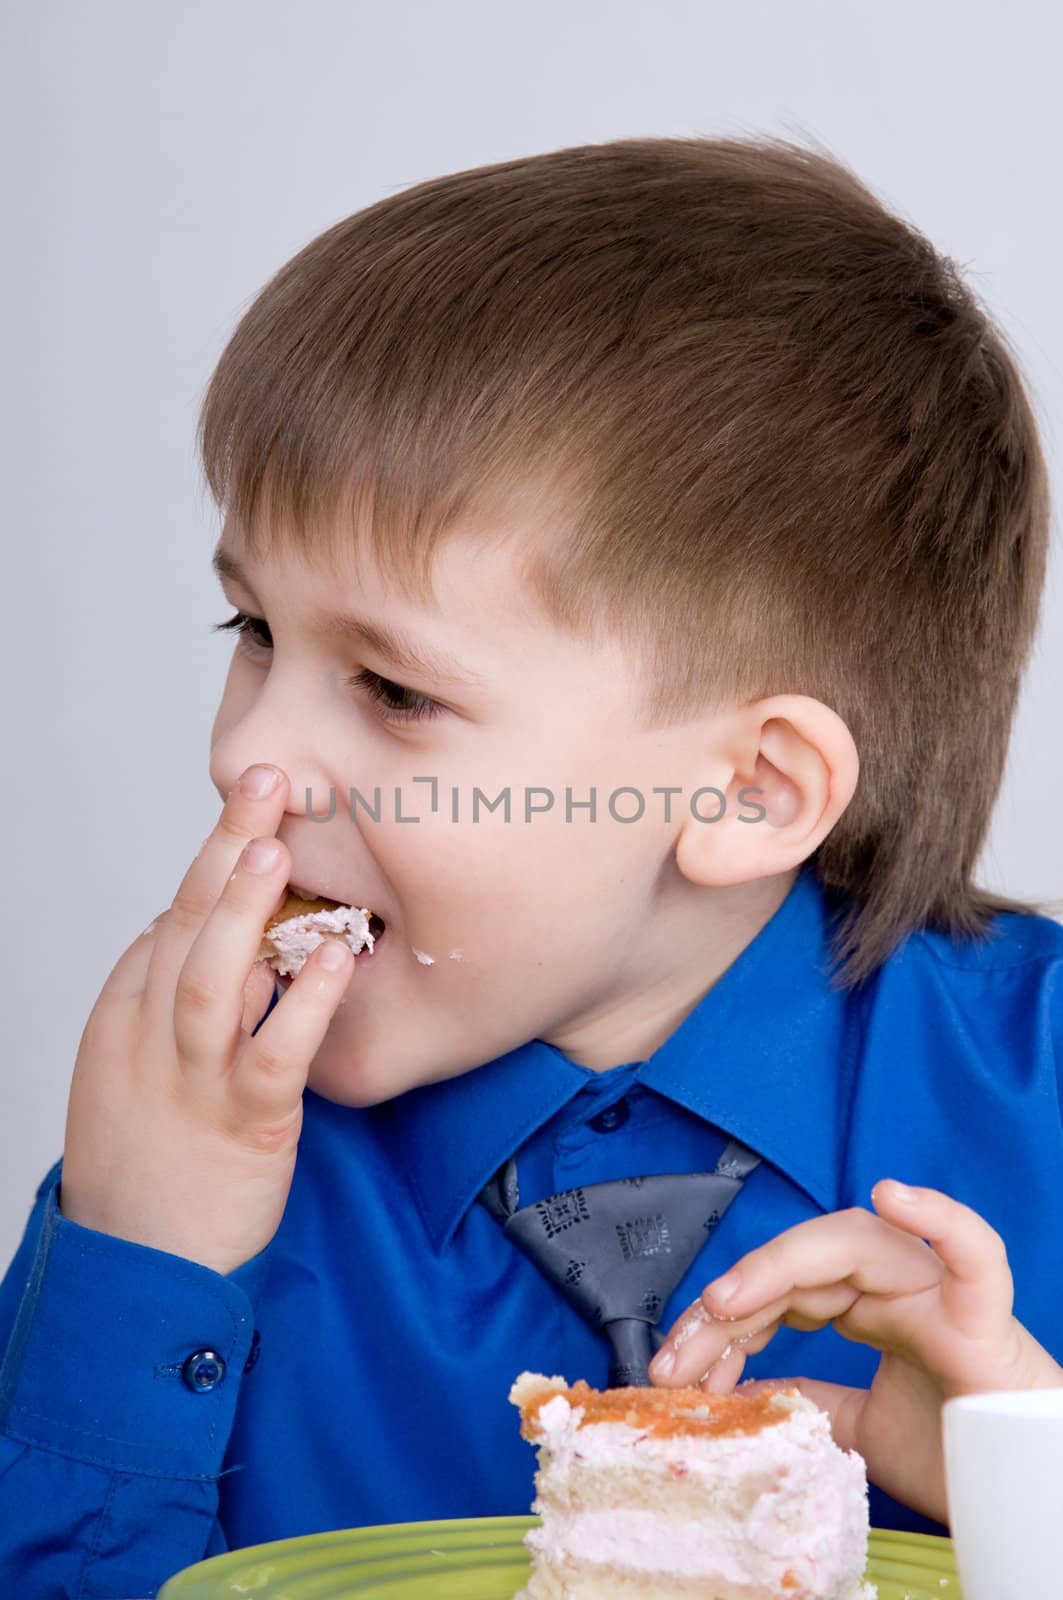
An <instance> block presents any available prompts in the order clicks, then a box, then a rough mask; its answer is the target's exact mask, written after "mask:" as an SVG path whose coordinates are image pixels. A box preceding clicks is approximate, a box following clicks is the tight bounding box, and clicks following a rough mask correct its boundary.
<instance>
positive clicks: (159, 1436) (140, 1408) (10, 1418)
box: [0, 1168, 271, 1478]
mask: <svg viewBox="0 0 1063 1600" xmlns="http://www.w3.org/2000/svg"><path fill="white" fill-rule="evenodd" d="M56 1173H57V1176H56V1177H55V1178H54V1179H53V1181H52V1184H51V1187H50V1189H49V1190H48V1192H47V1198H46V1201H45V1209H44V1221H43V1224H42V1227H41V1232H40V1237H39V1239H38V1242H37V1251H36V1255H35V1258H34V1261H33V1267H32V1270H31V1273H30V1277H29V1280H28V1282H27V1284H26V1289H25V1293H24V1294H23V1297H22V1301H21V1303H20V1305H19V1310H18V1315H17V1317H16V1319H15V1324H14V1327H13V1329H12V1332H11V1338H10V1341H9V1343H8V1350H7V1357H6V1360H5V1361H4V1363H3V1365H2V1367H0V1431H2V1432H4V1433H6V1434H7V1436H8V1437H9V1438H12V1439H19V1440H22V1441H23V1442H25V1443H27V1444H33V1445H39V1446H42V1447H43V1448H45V1449H49V1450H56V1451H59V1452H61V1453H62V1454H63V1455H67V1456H73V1457H74V1458H75V1459H77V1460H81V1461H87V1462H91V1463H92V1464H93V1465H94V1466H99V1467H106V1468H110V1469H112V1470H114V1471H117V1472H137V1473H148V1474H153V1475H156V1476H161V1477H177V1478H201V1477H209V1478H214V1477H217V1476H218V1474H219V1473H220V1471H221V1466H222V1461H223V1458H224V1455H225V1450H226V1448H227V1445H228V1442H229V1436H230V1433H231V1431H232V1424H233V1419H234V1416H235V1414H236V1402H237V1398H238V1396H239V1393H240V1384H241V1380H242V1377H243V1372H244V1367H245V1364H247V1363H248V1356H249V1354H250V1353H251V1349H252V1336H253V1333H254V1322H255V1310H256V1306H257V1303H258V1300H259V1298H260V1296H261V1294H262V1290H263V1287H264V1284H265V1280H266V1275H267V1273H268V1270H269V1262H270V1255H271V1251H270V1246H269V1245H267V1247H266V1249H265V1250H263V1251H261V1252H260V1253H259V1255H257V1256H254V1257H253V1258H252V1259H251V1260H250V1261H247V1262H244V1263H243V1264H242V1265H241V1266H239V1267H237V1268H236V1270H235V1271H234V1272H231V1273H229V1274H227V1275H225V1276H223V1275H222V1274H221V1273H218V1272H214V1271H213V1270H212V1269H211V1268H210V1267H205V1266H201V1265H200V1264H199V1263H198V1262H195V1261H189V1260H186V1259H185V1258H184V1257H183V1256H176V1255H171V1254H170V1253H169V1251H165V1250H154V1249H151V1248H150V1247H149V1246H147V1245H141V1244H134V1243H133V1242H132V1241H131V1240H128V1239H119V1238H116V1237H114V1236H112V1235H110V1234H105V1233H99V1232H97V1231H96V1230H95V1229H93V1228H84V1227H82V1226H81V1224H80V1223H77V1222H73V1221H71V1219H70V1218H68V1217H64V1216H63V1215H62V1213H61V1212H60V1210H59V1204H58V1196H59V1186H60V1182H61V1178H62V1173H61V1168H57V1169H56ZM257 1351H258V1341H257V1339H256V1340H255V1355H256V1356H257ZM250 1365H252V1366H253V1361H252V1362H251V1363H250Z"/></svg>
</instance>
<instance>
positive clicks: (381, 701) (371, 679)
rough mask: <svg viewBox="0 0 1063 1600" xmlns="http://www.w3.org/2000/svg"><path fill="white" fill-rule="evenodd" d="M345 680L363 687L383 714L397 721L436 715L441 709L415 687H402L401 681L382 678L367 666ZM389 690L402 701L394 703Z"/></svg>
mask: <svg viewBox="0 0 1063 1600" xmlns="http://www.w3.org/2000/svg"><path fill="white" fill-rule="evenodd" d="M347 681H348V683H349V684H350V686H351V688H352V689H364V690H365V692H366V694H367V695H368V696H369V699H370V700H371V701H372V702H373V704H374V706H376V708H377V710H378V711H379V712H380V713H381V714H382V715H383V716H385V717H394V718H395V719H396V720H397V721H402V722H413V721H415V720H416V719H417V718H418V717H437V716H438V715H439V713H440V712H441V711H442V709H443V707H442V706H441V705H437V704H436V702H435V701H434V700H429V699H428V697H427V695H423V694H418V693H417V690H416V689H404V688H403V686H402V684H401V683H393V682H392V681H391V679H390V678H382V677H381V676H380V674H379V672H373V671H372V670H371V669H370V668H369V667H363V668H362V670H361V672H356V673H355V675H354V677H353V678H348V680H347ZM391 690H394V692H395V695H396V697H397V698H398V699H399V700H400V702H402V703H400V704H398V705H396V704H395V702H394V701H393V700H392V699H391V697H390V692H389V691H391Z"/></svg>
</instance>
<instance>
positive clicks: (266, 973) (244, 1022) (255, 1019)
mask: <svg viewBox="0 0 1063 1600" xmlns="http://www.w3.org/2000/svg"><path fill="white" fill-rule="evenodd" d="M276 986H277V974H276V972H275V971H274V970H273V968H272V967H271V966H270V964H269V962H268V961H256V962H255V964H254V966H253V967H252V968H251V971H250V973H249V974H248V979H247V982H246V983H245V984H244V992H243V1009H242V1014H241V1017H240V1031H241V1032H242V1033H247V1034H251V1033H254V1031H255V1029H256V1028H257V1027H258V1025H259V1023H260V1022H262V1021H263V1019H264V1018H265V1015H266V1012H267V1011H268V1010H269V1006H270V1001H271V1000H272V999H273V991H274V989H275V988H276Z"/></svg>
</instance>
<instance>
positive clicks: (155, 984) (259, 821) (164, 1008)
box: [147, 767, 288, 1027]
mask: <svg viewBox="0 0 1063 1600" xmlns="http://www.w3.org/2000/svg"><path fill="white" fill-rule="evenodd" d="M259 770H261V769H259V768H256V767H251V768H249V769H248V771H247V772H245V773H244V774H243V776H242V777H241V779H240V782H239V783H238V784H237V785H236V787H235V788H234V789H233V790H232V791H231V793H230V794H229V795H228V796H227V798H226V801H225V804H224V806H223V807H222V809H221V814H220V816H219V818H218V821H217V823H216V824H215V826H214V828H213V829H212V830H211V832H210V833H209V834H208V835H207V837H206V839H204V841H203V843H202V845H201V846H200V849H199V853H198V855H197V856H196V858H195V860H194V861H193V862H192V864H191V866H190V867H189V868H188V871H187V872H186V873H185V875H184V877H183V878H182V879H181V882H180V884H179V886H178V889H177V893H176V894H175V895H174V898H173V902H172V904H171V905H170V907H169V909H168V910H167V911H166V913H165V914H164V915H163V916H162V917H160V918H159V919H158V927H157V929H156V932H155V934H154V936H153V947H152V953H151V964H150V968H149V971H148V981H147V1008H148V1014H149V1023H150V1024H153V1025H155V1026H156V1027H158V1026H167V1025H168V1024H169V1021H170V1019H171V1016H172V1012H173V1003H174V994H175V992H176V989H177V978H178V974H179V973H180V971H181V968H182V967H183V966H184V964H185V960H186V958H187V956H188V952H189V950H190V949H191V948H192V944H193V942H194V940H195V939H196V938H197V936H198V934H199V932H200V929H201V928H202V927H203V925H204V923H205V922H206V920H207V918H208V917H209V916H210V913H211V912H212V911H213V909H214V907H215V905H216V904H217V902H218V900H219V898H220V896H221V893H222V890H223V889H224V888H225V886H226V884H227V883H228V881H229V879H230V877H231V875H232V873H233V870H234V869H235V867H236V863H237V861H238V860H239V858H240V856H241V854H242V853H243V850H244V848H245V847H246V846H247V845H248V844H249V843H250V841H251V840H252V839H254V838H255V837H264V836H271V835H273V834H274V833H276V831H277V828H278V826H279V825H280V821H281V818H282V817H283V816H284V810H285V806H286V804H287V799H288V779H287V776H286V774H285V773H283V772H282V771H281V770H280V768H279V767H267V768H266V769H265V770H266V771H267V772H273V773H276V774H277V780H276V784H275V787H274V788H273V789H272V790H270V791H269V792H268V793H266V794H264V795H261V796H256V795H254V794H251V793H249V792H248V788H247V787H245V786H246V785H249V784H252V783H253V774H254V773H256V772H258V771H259ZM281 903H282V902H281V899H280V896H279V895H278V897H277V905H280V904H281ZM275 909H276V907H270V911H272V910H275ZM268 916H269V913H268V912H267V920H268ZM249 965H250V963H249Z"/></svg>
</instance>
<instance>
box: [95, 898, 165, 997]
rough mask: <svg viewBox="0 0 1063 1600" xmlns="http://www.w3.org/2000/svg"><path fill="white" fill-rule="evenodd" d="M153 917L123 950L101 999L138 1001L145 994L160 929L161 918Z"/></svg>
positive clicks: (102, 990)
mask: <svg viewBox="0 0 1063 1600" xmlns="http://www.w3.org/2000/svg"><path fill="white" fill-rule="evenodd" d="M162 915H163V913H162V912H161V911H160V912H159V914H158V917H153V918H152V920H151V921H150V922H149V923H148V925H147V927H146V928H144V929H143V930H142V932H140V933H139V934H138V935H137V937H136V938H135V939H134V940H133V942H132V944H131V945H129V946H128V947H127V949H125V950H123V952H122V954H121V955H120V956H119V957H118V960H117V961H116V962H115V964H114V966H113V967H112V968H111V970H110V972H109V973H108V974H107V979H106V981H105V983H104V985H103V988H102V989H101V991H100V998H101V999H102V998H103V996H104V994H106V995H108V996H109V997H111V998H114V999H119V1000H126V1001H136V1000H139V999H140V997H141V995H142V994H143V993H144V990H145V987H146V986H147V981H148V968H149V966H150V964H151V953H152V949H153V944H152V941H153V939H154V937H155V934H156V932H157V929H158V921H159V917H161V916H162Z"/></svg>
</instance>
